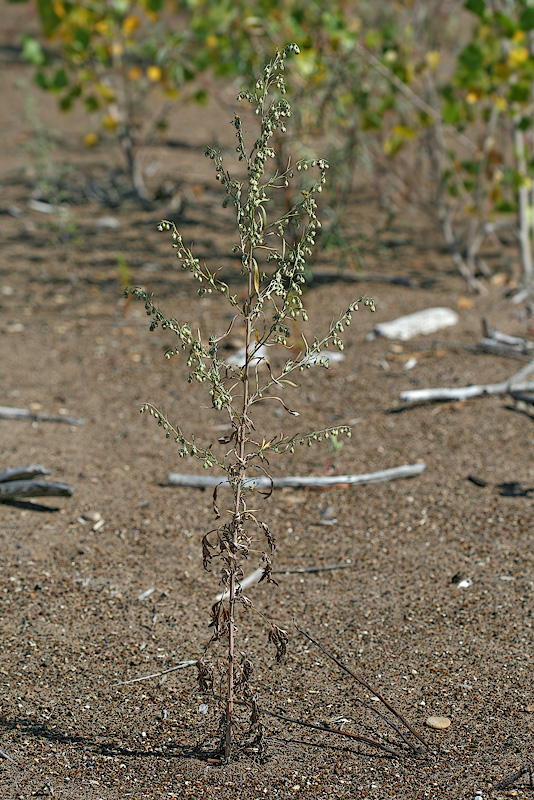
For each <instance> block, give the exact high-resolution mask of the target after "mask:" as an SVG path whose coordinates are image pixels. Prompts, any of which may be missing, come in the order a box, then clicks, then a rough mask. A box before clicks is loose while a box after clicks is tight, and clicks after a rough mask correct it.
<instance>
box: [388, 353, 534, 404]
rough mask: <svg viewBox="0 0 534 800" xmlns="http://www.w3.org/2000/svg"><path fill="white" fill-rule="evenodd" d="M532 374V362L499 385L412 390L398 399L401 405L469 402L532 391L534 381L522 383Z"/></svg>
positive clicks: (533, 367) (488, 384) (533, 364)
mask: <svg viewBox="0 0 534 800" xmlns="http://www.w3.org/2000/svg"><path fill="white" fill-rule="evenodd" d="M531 372H534V361H529V363H528V364H525V366H524V367H523V369H520V370H519V372H517V373H516V374H515V375H512V377H511V378H510V379H509V380H507V381H502V382H501V383H486V384H481V385H474V386H458V387H455V388H454V389H453V388H446V387H445V388H442V389H412V390H409V391H406V392H401V393H400V395H399V397H400V399H401V400H402V402H403V403H408V404H410V403H432V402H436V401H438V400H469V399H470V398H471V397H484V396H489V395H498V394H507V393H508V392H509V391H511V390H515V391H520V392H521V391H527V392H528V391H532V390H533V389H534V381H526V382H525V381H523V378H526V376H527V375H530V373H531Z"/></svg>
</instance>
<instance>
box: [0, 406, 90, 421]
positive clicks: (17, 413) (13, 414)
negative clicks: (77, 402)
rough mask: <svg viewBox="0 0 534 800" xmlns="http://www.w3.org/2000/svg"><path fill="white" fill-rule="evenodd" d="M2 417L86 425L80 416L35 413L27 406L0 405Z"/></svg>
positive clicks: (0, 416) (0, 415)
mask: <svg viewBox="0 0 534 800" xmlns="http://www.w3.org/2000/svg"><path fill="white" fill-rule="evenodd" d="M0 419H29V420H32V422H65V423H66V424H67V425H85V420H84V419H80V418H79V417H67V416H62V415H59V414H58V415H57V416H55V415H51V414H35V413H34V412H33V411H28V410H27V409H26V408H10V407H9V406H0Z"/></svg>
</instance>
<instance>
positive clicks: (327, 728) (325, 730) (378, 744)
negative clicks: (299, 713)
mask: <svg viewBox="0 0 534 800" xmlns="http://www.w3.org/2000/svg"><path fill="white" fill-rule="evenodd" d="M258 711H259V712H260V713H261V714H267V715H268V716H270V717H276V719H282V720H284V722H290V723H292V724H293V725H301V726H302V727H304V728H312V729H313V730H315V731H323V733H334V734H336V735H337V736H345V737H347V738H348V739H355V740H356V741H357V742H364V743H365V744H368V745H370V746H371V747H377V748H378V749H379V750H384V751H385V752H386V753H389V755H391V756H394V757H395V758H404V754H403V753H399V752H398V751H397V750H394V749H393V748H392V747H388V745H386V744H382V742H377V741H375V740H374V739H370V738H369V737H367V736H362V735H360V734H358V733H349V732H348V731H342V730H340V729H339V728H331V727H330V726H328V725H318V724H317V723H316V722H306V721H305V720H303V719H298V718H297V717H288V716H287V715H286V714H278V713H276V711H268V710H267V709H266V708H258ZM412 749H413V746H412Z"/></svg>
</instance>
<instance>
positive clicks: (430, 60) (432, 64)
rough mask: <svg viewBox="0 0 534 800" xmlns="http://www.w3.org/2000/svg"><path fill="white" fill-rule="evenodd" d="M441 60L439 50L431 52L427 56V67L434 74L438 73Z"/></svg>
mask: <svg viewBox="0 0 534 800" xmlns="http://www.w3.org/2000/svg"><path fill="white" fill-rule="evenodd" d="M440 58H441V56H440V54H439V52H438V51H437V50H429V51H428V53H427V54H426V55H425V61H426V65H427V67H428V68H429V69H430V70H431V71H432V72H435V71H436V69H437V66H438V64H439V62H440Z"/></svg>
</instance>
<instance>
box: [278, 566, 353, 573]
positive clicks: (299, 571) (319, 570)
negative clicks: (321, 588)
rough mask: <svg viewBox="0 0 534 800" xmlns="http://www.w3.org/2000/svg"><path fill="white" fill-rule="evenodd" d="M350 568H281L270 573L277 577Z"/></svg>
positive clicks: (347, 567)
mask: <svg viewBox="0 0 534 800" xmlns="http://www.w3.org/2000/svg"><path fill="white" fill-rule="evenodd" d="M352 566H353V565H352V564H330V565H326V566H324V567H292V568H291V569H284V568H283V567H281V568H280V569H273V570H272V572H273V573H276V574H277V575H292V574H293V573H299V574H300V573H304V572H327V571H329V570H332V569H349V567H352Z"/></svg>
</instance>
